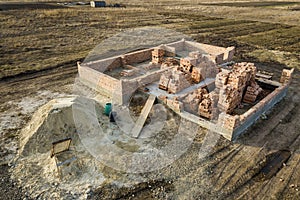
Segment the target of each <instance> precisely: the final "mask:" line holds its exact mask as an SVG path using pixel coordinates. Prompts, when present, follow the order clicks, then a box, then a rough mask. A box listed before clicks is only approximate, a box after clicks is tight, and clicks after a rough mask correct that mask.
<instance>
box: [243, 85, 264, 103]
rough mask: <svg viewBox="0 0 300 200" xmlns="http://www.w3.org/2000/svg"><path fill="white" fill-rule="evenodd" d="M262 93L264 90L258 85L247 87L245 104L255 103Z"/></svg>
mask: <svg viewBox="0 0 300 200" xmlns="http://www.w3.org/2000/svg"><path fill="white" fill-rule="evenodd" d="M261 92H262V88H261V87H259V85H257V84H251V85H250V86H248V87H247V89H246V93H245V95H244V98H243V102H245V103H250V104H252V103H254V102H255V101H256V99H257V96H258V95H259V94H260V93H261Z"/></svg>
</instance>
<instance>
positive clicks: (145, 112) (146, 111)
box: [131, 94, 156, 138]
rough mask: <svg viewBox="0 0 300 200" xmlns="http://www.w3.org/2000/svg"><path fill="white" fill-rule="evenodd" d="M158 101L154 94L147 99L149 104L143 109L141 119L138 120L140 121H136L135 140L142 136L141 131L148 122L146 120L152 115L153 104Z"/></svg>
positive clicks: (133, 133) (133, 134)
mask: <svg viewBox="0 0 300 200" xmlns="http://www.w3.org/2000/svg"><path fill="white" fill-rule="evenodd" d="M155 99H156V96H155V95H153V94H150V96H149V98H148V99H147V102H146V104H145V106H144V107H143V109H142V112H141V114H140V117H139V118H138V120H137V121H136V123H135V125H134V127H133V129H132V131H131V132H132V136H133V137H135V138H138V137H139V135H140V132H141V130H142V129H143V126H144V124H145V122H146V119H147V117H148V115H149V113H150V110H151V108H152V106H153V103H154V101H155Z"/></svg>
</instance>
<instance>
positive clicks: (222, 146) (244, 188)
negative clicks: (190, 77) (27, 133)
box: [0, 0, 300, 199]
mask: <svg viewBox="0 0 300 200" xmlns="http://www.w3.org/2000/svg"><path fill="white" fill-rule="evenodd" d="M123 2H124V4H126V5H127V7H126V8H121V9H116V8H100V9H91V8H90V7H88V6H74V7H62V6H58V5H57V4H52V3H39V4H38V5H36V4H35V5H32V4H22V3H13V4H12V3H7V2H1V3H0V9H1V11H0V16H1V17H0V21H1V22H0V23H1V31H0V34H1V37H0V54H1V57H0V65H1V68H0V77H1V80H0V95H1V98H0V112H1V113H0V144H1V146H0V155H1V157H0V164H1V167H0V171H1V174H0V193H1V195H0V199H1V198H5V199H7V198H9V199H22V198H24V197H26V196H29V194H28V192H27V191H25V190H24V189H23V186H22V185H17V184H16V183H15V182H14V180H11V179H10V178H9V177H10V171H9V170H13V163H11V161H12V158H13V157H14V155H15V154H16V151H17V148H18V135H19V132H20V129H21V128H22V127H24V125H25V124H26V123H27V122H28V121H29V120H30V118H31V116H32V114H33V112H34V111H35V110H36V109H37V108H38V107H39V106H40V105H43V104H45V103H46V102H47V101H48V100H50V99H53V98H56V97H60V96H64V95H66V94H70V93H71V92H72V83H73V82H74V78H75V76H76V73H77V70H76V66H75V64H76V61H78V60H83V59H84V57H85V56H86V55H87V54H88V52H89V51H91V50H92V49H93V48H94V47H95V46H96V45H97V44H99V43H100V42H101V41H102V40H103V39H105V38H108V37H110V36H112V35H113V34H115V33H118V32H119V31H122V30H125V29H127V28H134V27H143V26H162V27H166V28H170V29H174V30H177V31H180V32H183V33H185V34H187V35H190V36H192V37H193V38H194V39H195V40H196V41H198V42H204V43H210V44H214V45H220V46H230V45H234V46H236V47H237V54H236V58H235V60H236V61H250V62H255V63H256V64H257V66H258V67H259V69H262V70H266V71H271V72H273V73H275V75H276V76H277V77H279V75H280V72H281V70H282V69H283V68H284V67H295V68H296V71H295V74H294V80H293V82H292V85H291V87H290V90H289V93H288V96H287V97H286V98H285V99H284V100H283V101H282V102H281V103H280V104H279V105H278V106H276V108H275V109H274V110H273V111H272V112H271V113H270V114H268V115H267V119H265V120H260V121H259V122H258V123H257V124H256V125H255V126H254V127H252V128H251V129H250V130H248V131H247V132H246V133H245V134H244V135H243V136H242V137H240V138H239V139H238V140H237V141H236V142H234V143H232V142H228V141H226V140H225V139H221V140H220V141H218V144H217V145H216V146H215V147H214V151H213V152H212V153H211V155H210V156H209V157H208V158H206V159H205V160H199V159H198V157H197V156H198V150H199V149H200V148H201V144H202V143H203V137H204V136H203V135H201V134H200V135H199V137H198V138H196V140H195V142H194V143H193V145H192V147H191V148H190V149H189V151H188V152H187V153H186V154H185V155H183V156H182V157H181V158H180V159H179V160H177V161H176V162H175V163H173V164H172V165H170V166H168V167H166V168H164V169H163V170H161V171H159V172H155V173H149V174H144V175H143V176H145V177H147V178H149V179H150V180H153V181H152V182H151V181H150V182H146V183H141V184H138V185H136V186H135V187H134V188H122V189H119V188H116V187H115V186H113V185H108V186H104V187H103V188H101V189H99V190H98V191H95V195H94V196H92V197H91V198H93V199H114V198H115V199H117V198H123V199H142V198H148V199H155V198H161V199H166V198H170V199H173V198H177V199H181V198H182V199H195V198H198V199H208V198H213V199H224V198H229V199H249V198H250V199H253V198H254V199H299V198H300V193H299V189H300V187H299V185H300V174H299V167H300V166H299V161H300V155H299V145H300V141H299V130H300V126H299V123H298V122H299V120H300V108H299V99H300V94H299V86H300V82H299V76H300V73H299V69H300V68H299V64H300V53H299V52H300V37H299V31H300V26H299V24H300V21H299V20H300V11H299V10H298V8H299V6H300V3H299V2H297V1H295V2H292V1H280V2H279V1H271V2H270V1H265V2H261V1H256V2H254V1H249V2H247V1H239V2H238V3H237V2H234V1H226V4H225V3H222V1H214V2H215V3H213V4H212V3H209V2H206V3H205V2H204V1H169V0H162V1H123ZM233 2H234V3H233ZM276 2H277V3H276ZM278 2H279V3H278ZM281 149H289V150H290V151H291V153H292V154H291V157H290V158H289V160H288V162H287V163H286V166H285V167H283V168H282V169H281V170H280V171H279V172H278V173H277V174H276V176H273V177H272V178H271V179H269V180H265V181H255V175H256V174H257V172H258V171H259V169H260V168H261V167H260V163H261V161H262V160H263V159H264V158H265V155H266V154H268V153H270V152H274V151H276V150H281ZM111 173H112V174H118V172H114V171H113V170H112V172H111ZM208 180H209V181H208ZM28 198H29V197H28Z"/></svg>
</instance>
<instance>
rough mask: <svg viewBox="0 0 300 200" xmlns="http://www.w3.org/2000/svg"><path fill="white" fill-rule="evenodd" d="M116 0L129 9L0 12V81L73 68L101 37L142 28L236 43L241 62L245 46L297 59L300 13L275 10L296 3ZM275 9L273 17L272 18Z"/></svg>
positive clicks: (58, 8)
mask: <svg viewBox="0 0 300 200" xmlns="http://www.w3.org/2000/svg"><path fill="white" fill-rule="evenodd" d="M120 2H121V3H125V4H126V5H127V8H126V9H114V8H99V9H92V8H90V7H88V6H81V7H80V6H75V7H49V9H47V7H45V5H46V6H47V5H52V6H53V5H55V4H42V5H43V6H42V7H41V8H36V7H34V8H33V9H30V7H29V8H28V7H24V8H22V5H20V7H19V8H18V9H15V10H4V11H1V12H0V23H1V27H2V29H1V31H0V33H1V39H0V41H1V46H0V53H1V55H3V56H1V58H0V65H1V68H0V78H1V77H6V76H11V75H16V74H20V73H23V72H30V71H36V70H40V69H45V68H50V67H53V66H56V65H59V64H61V63H63V62H66V61H74V65H75V62H76V60H80V59H82V58H84V57H85V56H86V55H87V54H88V52H89V51H91V50H92V49H93V47H95V46H96V45H97V44H99V43H100V42H101V41H102V40H103V39H105V38H107V37H110V36H112V35H113V34H115V33H117V32H119V31H122V30H124V29H128V28H134V27H141V26H163V27H167V28H170V29H175V30H178V31H181V32H183V33H185V34H189V35H191V36H192V37H194V38H195V39H196V40H197V41H199V42H206V43H213V44H216V45H224V46H227V45H236V46H238V47H239V48H240V49H241V54H240V55H238V57H241V58H242V57H245V56H246V57H247V56H249V54H246V53H248V52H246V50H247V48H246V49H244V50H243V48H244V47H245V46H247V45H248V46H250V47H251V48H252V50H257V49H259V51H264V52H268V50H277V51H280V52H283V53H284V54H285V55H291V56H292V57H293V58H295V60H296V63H295V62H294V61H293V63H294V64H293V65H292V66H296V65H297V62H298V61H299V59H297V56H299V54H298V52H299V46H300V45H299V39H298V38H299V37H298V33H299V26H295V25H294V24H295V23H296V24H300V23H299V19H300V17H298V15H299V13H300V12H297V11H290V10H287V9H278V8H277V7H278V6H281V7H287V6H290V5H294V3H282V2H281V3H274V2H271V3H270V2H267V3H263V2H262V3H261V4H259V3H257V2H256V3H254V4H249V3H242V2H240V3H235V4H234V5H235V7H232V6H228V5H227V4H225V5H224V4H218V3H215V4H212V5H207V3H206V5H204V4H203V2H204V1H187V0H185V1H171V0H163V1H150V0H148V1H142V2H141V1H137V0H134V1H128V0H127V1H120ZM216 2H217V1H216ZM285 2H287V1H285ZM208 3H209V2H208ZM295 4H296V3H295ZM1 5H2V7H3V4H0V8H1ZM253 5H254V6H255V8H254V7H253ZM266 5H267V6H266ZM50 8H51V9H50ZM254 10H255V11H254ZM275 11H276V15H274V14H271V13H272V12H273V13H274V12H275ZM233 13H234V14H233ZM250 14H251V19H249V18H250V17H249V16H250ZM220 16H222V17H224V18H220ZM274 19H275V20H274ZM274 21H275V22H277V23H273V22H274ZM265 50H266V51H265ZM244 51H245V54H243V52H244ZM251 56H256V54H255V53H253V54H251ZM275 60H276V59H275ZM277 60H278V59H277ZM279 60H280V59H279ZM284 63H286V62H284ZM284 63H283V64H284Z"/></svg>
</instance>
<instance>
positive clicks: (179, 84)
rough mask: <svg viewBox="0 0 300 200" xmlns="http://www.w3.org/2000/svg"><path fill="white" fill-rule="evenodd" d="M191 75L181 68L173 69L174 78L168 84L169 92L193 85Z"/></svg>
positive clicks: (175, 91)
mask: <svg viewBox="0 0 300 200" xmlns="http://www.w3.org/2000/svg"><path fill="white" fill-rule="evenodd" d="M190 80H191V76H190V75H189V74H186V73H184V72H182V71H179V70H173V71H172V78H171V79H170V81H169V84H168V92H169V93H173V94H176V93H178V92H180V91H181V90H183V89H185V88H187V87H190V86H191V82H190Z"/></svg>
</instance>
